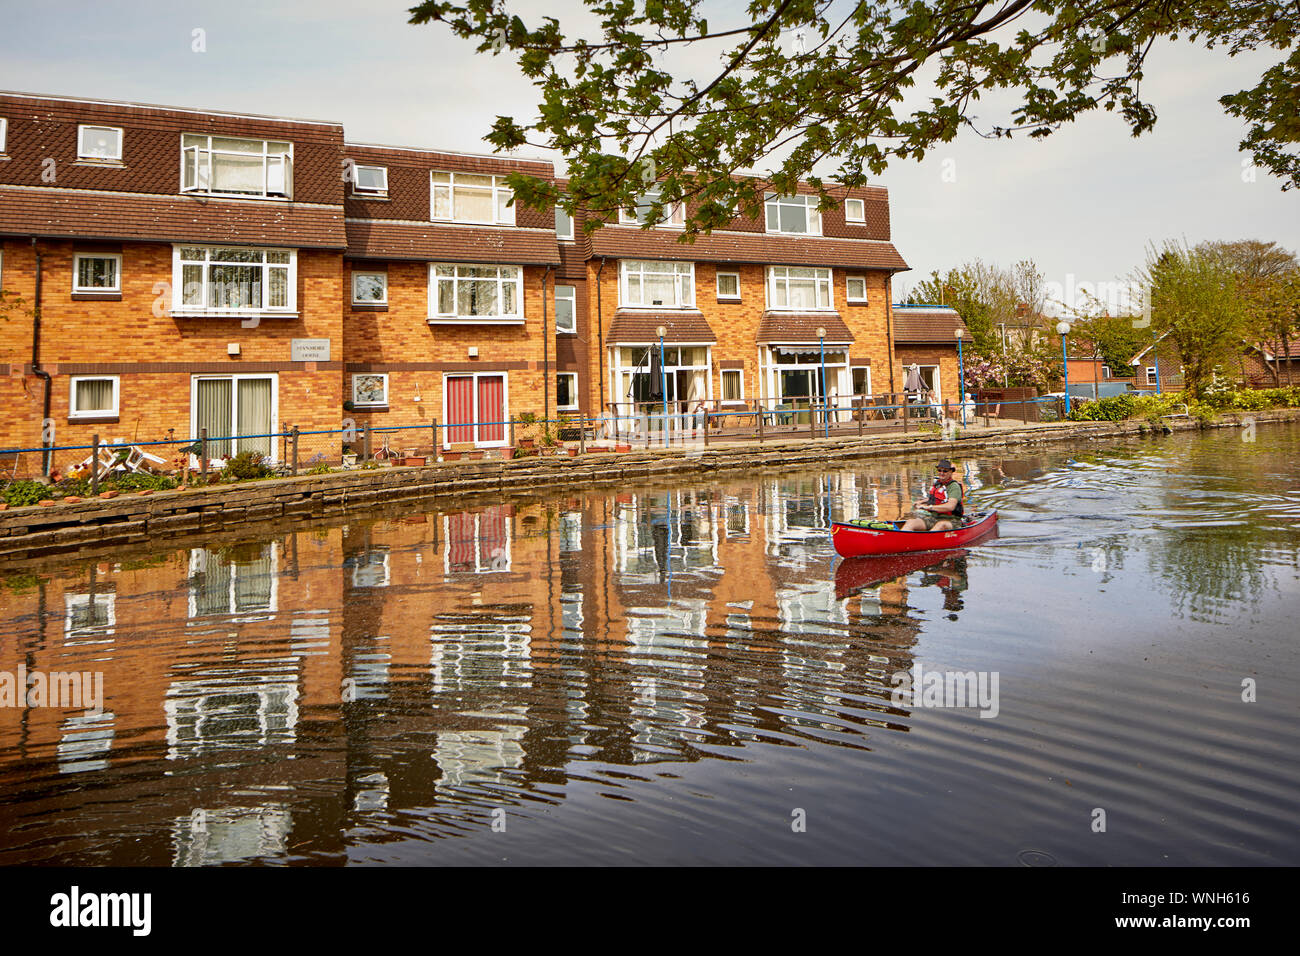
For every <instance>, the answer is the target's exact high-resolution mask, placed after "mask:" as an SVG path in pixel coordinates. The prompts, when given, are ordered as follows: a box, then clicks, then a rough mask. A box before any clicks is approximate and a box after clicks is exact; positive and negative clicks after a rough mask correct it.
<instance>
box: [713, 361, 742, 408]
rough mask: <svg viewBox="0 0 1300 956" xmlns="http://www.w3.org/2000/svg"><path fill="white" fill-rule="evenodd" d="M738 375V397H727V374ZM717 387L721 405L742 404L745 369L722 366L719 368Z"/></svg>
mask: <svg viewBox="0 0 1300 956" xmlns="http://www.w3.org/2000/svg"><path fill="white" fill-rule="evenodd" d="M733 373H734V374H736V375H739V376H740V398H727V397H726V394H727V376H728V375H731V374H733ZM718 388H719V389H720V390H721V392H720V394H721V395H722V396H723V397H722V399H721V402H722V404H723V405H744V404H745V370H744V369H743V368H724V369H720V370H719V374H718Z"/></svg>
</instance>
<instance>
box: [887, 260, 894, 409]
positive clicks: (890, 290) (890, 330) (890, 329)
mask: <svg viewBox="0 0 1300 956" xmlns="http://www.w3.org/2000/svg"><path fill="white" fill-rule="evenodd" d="M893 299H894V274H893V273H892V272H891V273H889V278H888V279H886V280H885V342H886V344H887V345H888V346H889V395H890V398H889V400H890V401H891V402H892V401H893V400H894V398H893V395H894V358H895V356H894V302H893Z"/></svg>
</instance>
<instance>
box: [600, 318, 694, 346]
mask: <svg viewBox="0 0 1300 956" xmlns="http://www.w3.org/2000/svg"><path fill="white" fill-rule="evenodd" d="M661 325H662V326H664V328H665V329H667V332H666V334H665V335H664V341H665V342H667V343H677V342H716V341H718V337H717V336H716V335H714V334H713V329H711V328H709V323H708V322H706V321H705V320H704V313H702V312H615V313H614V318H613V320H612V321H611V322H610V323H609V330H608V331H606V333H605V341H606V342H609V343H610V344H611V345H617V344H619V343H626V342H658V341H659V332H658V331H657V330H658V328H659V326H661Z"/></svg>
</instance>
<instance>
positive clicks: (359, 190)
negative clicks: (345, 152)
mask: <svg viewBox="0 0 1300 956" xmlns="http://www.w3.org/2000/svg"><path fill="white" fill-rule="evenodd" d="M352 195H354V196H387V195H388V167H387V166H362V165H360V164H357V165H355V166H353V167H352Z"/></svg>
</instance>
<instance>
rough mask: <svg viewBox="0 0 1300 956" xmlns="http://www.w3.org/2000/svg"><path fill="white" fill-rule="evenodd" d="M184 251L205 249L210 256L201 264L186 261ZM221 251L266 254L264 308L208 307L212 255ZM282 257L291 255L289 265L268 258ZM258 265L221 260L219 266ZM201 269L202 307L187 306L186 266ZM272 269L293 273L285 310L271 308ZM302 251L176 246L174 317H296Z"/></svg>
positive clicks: (173, 277)
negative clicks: (269, 303) (273, 256)
mask: <svg viewBox="0 0 1300 956" xmlns="http://www.w3.org/2000/svg"><path fill="white" fill-rule="evenodd" d="M183 249H202V250H204V251H205V253H206V256H205V257H204V259H203V260H202V262H201V263H200V261H199V260H197V259H182V258H181V251H182V250H183ZM217 249H238V250H240V251H241V252H260V253H262V262H261V266H262V273H263V275H262V303H261V305H248V306H237V307H232V306H209V305H207V304H206V303H207V301H208V297H209V289H210V284H211V278H210V274H211V269H212V266H213V264H214V263H213V261H212V252H213V251H214V250H217ZM272 253H273V254H275V255H282V254H285V253H287V254H288V256H289V261H288V262H287V263H284V262H267V261H266V257H267V255H268V254H272ZM257 264H258V263H252V262H223V261H222V260H217V262H216V265H235V266H251V265H257ZM187 265H188V266H195V265H201V266H202V270H203V280H202V287H201V289H202V291H201V293H200V298H201V300H202V302H201V303H199V304H197V305H192V304H187V303H186V302H185V266H187ZM272 268H287V269H288V271H289V275H288V279H287V289H286V292H287V301H286V304H285V305H283V306H274V307H272V306H268V305H267V304H266V303H267V302H268V301H270V296H271V282H270V276H269V273H270V270H271V269H272ZM297 309H298V250H297V249H264V248H260V247H257V246H236V245H221V246H213V245H202V244H199V243H193V244H190V243H184V244H177V245H174V246H172V314H173V315H232V316H244V315H254V314H256V315H265V316H274V315H286V316H295V315H297V314H298V312H297Z"/></svg>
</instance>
